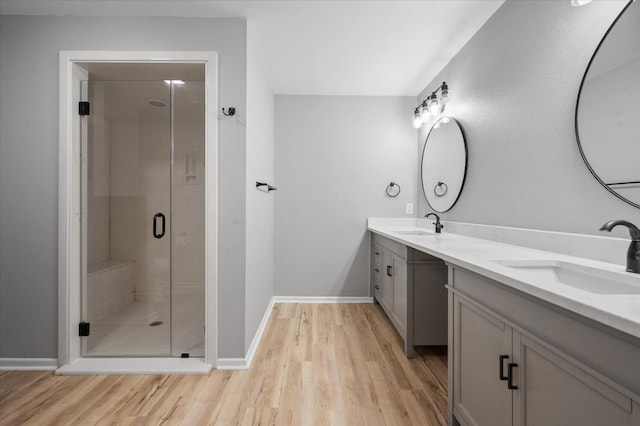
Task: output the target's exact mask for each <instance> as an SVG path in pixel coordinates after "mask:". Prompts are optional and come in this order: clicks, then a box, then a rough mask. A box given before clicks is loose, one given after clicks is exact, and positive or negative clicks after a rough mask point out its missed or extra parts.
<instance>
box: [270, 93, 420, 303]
mask: <svg viewBox="0 0 640 426" xmlns="http://www.w3.org/2000/svg"><path fill="white" fill-rule="evenodd" d="M413 103H414V99H413V98H411V97H348V96H284V95H283V96H280V95H278V96H276V106H275V176H276V182H277V187H278V191H277V193H276V194H275V195H276V198H275V199H276V205H275V210H276V217H275V265H276V266H275V293H276V295H279V296H367V295H368V294H369V281H368V265H369V258H368V253H369V246H368V241H369V240H368V238H369V237H368V235H367V234H368V233H367V224H366V222H367V218H368V217H413V216H414V215H409V216H406V215H405V214H404V211H405V203H406V202H412V203H414V204H415V202H416V191H417V165H416V161H415V158H416V151H417V143H416V141H415V131H414V130H413V129H412V127H411V122H410V113H411V111H412V109H413ZM391 181H394V182H397V183H398V184H400V185H401V187H402V192H401V193H400V195H399V196H398V197H397V198H389V197H387V196H386V195H385V188H386V187H387V185H388V184H389V182H391Z"/></svg>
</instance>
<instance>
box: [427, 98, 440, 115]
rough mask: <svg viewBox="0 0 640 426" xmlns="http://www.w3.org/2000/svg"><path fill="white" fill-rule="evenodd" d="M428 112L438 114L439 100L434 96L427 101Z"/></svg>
mask: <svg viewBox="0 0 640 426" xmlns="http://www.w3.org/2000/svg"><path fill="white" fill-rule="evenodd" d="M429 112H430V113H431V115H433V116H436V115H438V114H440V102H438V99H436V98H435V96H434V97H433V98H432V99H431V100H430V101H429Z"/></svg>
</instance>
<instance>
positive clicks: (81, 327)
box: [78, 321, 91, 337]
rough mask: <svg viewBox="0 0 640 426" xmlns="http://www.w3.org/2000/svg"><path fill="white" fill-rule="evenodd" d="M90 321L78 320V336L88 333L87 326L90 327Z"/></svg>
mask: <svg viewBox="0 0 640 426" xmlns="http://www.w3.org/2000/svg"><path fill="white" fill-rule="evenodd" d="M90 325H91V324H90V323H88V322H84V321H82V322H80V324H78V336H80V337H85V336H88V335H89V328H90Z"/></svg>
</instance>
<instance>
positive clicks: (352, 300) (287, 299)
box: [272, 296, 373, 303]
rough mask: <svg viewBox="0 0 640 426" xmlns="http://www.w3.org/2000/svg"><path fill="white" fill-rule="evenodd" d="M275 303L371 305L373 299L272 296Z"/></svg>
mask: <svg viewBox="0 0 640 426" xmlns="http://www.w3.org/2000/svg"><path fill="white" fill-rule="evenodd" d="M272 301H274V302H275V303H373V297H306V296H273V299H272Z"/></svg>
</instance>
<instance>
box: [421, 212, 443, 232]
mask: <svg viewBox="0 0 640 426" xmlns="http://www.w3.org/2000/svg"><path fill="white" fill-rule="evenodd" d="M429 216H435V217H436V221H435V222H434V223H433V224H434V225H435V226H436V234H440V233H441V231H442V228H444V225H443V224H441V223H440V216H438V215H437V214H435V213H427V214H425V215H424V217H429Z"/></svg>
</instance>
